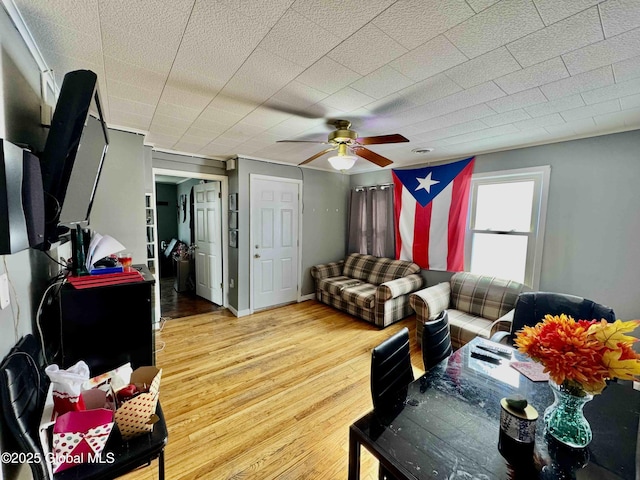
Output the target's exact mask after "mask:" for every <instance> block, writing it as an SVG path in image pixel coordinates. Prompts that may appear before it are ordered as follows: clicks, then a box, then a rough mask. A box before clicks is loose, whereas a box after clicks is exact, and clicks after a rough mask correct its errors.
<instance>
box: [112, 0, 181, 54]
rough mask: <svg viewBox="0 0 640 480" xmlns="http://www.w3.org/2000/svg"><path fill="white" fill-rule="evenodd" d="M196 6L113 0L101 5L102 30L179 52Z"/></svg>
mask: <svg viewBox="0 0 640 480" xmlns="http://www.w3.org/2000/svg"><path fill="white" fill-rule="evenodd" d="M192 5H193V4H191V5H189V4H186V3H185V2H182V3H180V2H169V3H167V2H163V1H161V0H136V1H135V2H131V1H129V0H109V1H103V2H100V25H101V29H102V31H103V32H104V31H113V30H115V31H120V32H123V33H124V34H126V36H127V37H128V38H131V36H133V37H137V38H141V39H145V40H152V41H153V42H155V43H157V44H160V45H163V46H166V48H169V49H171V50H172V51H174V52H175V51H176V50H177V48H178V45H180V39H181V37H182V34H183V32H184V30H185V27H186V25H187V21H188V20H189V15H190V13H191V10H192Z"/></svg>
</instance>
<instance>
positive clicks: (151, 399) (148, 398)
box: [115, 367, 162, 441]
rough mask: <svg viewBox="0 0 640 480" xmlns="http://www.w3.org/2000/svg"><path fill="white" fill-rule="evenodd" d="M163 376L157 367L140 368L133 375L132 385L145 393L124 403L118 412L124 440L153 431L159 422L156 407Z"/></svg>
mask: <svg viewBox="0 0 640 480" xmlns="http://www.w3.org/2000/svg"><path fill="white" fill-rule="evenodd" d="M161 376H162V370H161V369H157V368H156V367H140V368H137V369H135V370H134V371H133V373H132V374H131V380H130V383H131V384H132V385H136V386H137V387H138V388H139V389H140V390H141V391H143V393H140V394H137V395H136V396H134V397H133V398H130V399H128V400H126V401H123V402H122V403H121V404H120V406H119V407H118V409H117V410H116V414H115V420H116V424H117V425H118V428H119V429H120V433H121V434H122V438H123V440H125V441H126V440H129V439H131V438H134V437H137V436H138V435H143V434H145V433H149V432H151V431H153V425H154V424H155V423H156V422H157V421H158V417H157V416H156V406H157V404H158V395H159V391H160V377H161ZM116 393H117V392H116Z"/></svg>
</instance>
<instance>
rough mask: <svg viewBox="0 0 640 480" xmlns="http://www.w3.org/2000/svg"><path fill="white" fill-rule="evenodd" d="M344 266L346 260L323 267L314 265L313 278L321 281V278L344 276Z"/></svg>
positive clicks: (312, 268) (312, 269)
mask: <svg viewBox="0 0 640 480" xmlns="http://www.w3.org/2000/svg"><path fill="white" fill-rule="evenodd" d="M343 265H344V260H339V261H337V262H330V263H324V264H322V265H314V266H313V267H311V276H312V277H313V278H314V279H315V280H320V279H321V278H329V277H337V276H338V275H342V267H343Z"/></svg>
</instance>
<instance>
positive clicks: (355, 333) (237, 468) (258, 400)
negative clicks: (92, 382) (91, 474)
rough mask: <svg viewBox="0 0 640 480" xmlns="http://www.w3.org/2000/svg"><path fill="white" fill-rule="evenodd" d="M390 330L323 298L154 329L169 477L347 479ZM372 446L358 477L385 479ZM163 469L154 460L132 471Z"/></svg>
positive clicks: (411, 324)
mask: <svg viewBox="0 0 640 480" xmlns="http://www.w3.org/2000/svg"><path fill="white" fill-rule="evenodd" d="M404 326H407V327H408V328H409V330H410V334H411V348H412V361H413V365H414V370H415V372H416V375H419V374H421V373H422V370H421V368H422V360H421V356H420V350H419V347H418V346H417V343H416V340H415V316H411V317H408V318H406V319H404V320H403V321H401V322H398V323H396V324H394V325H391V326H390V327H387V328H386V329H384V330H379V329H378V328H377V327H375V326H373V325H370V324H368V323H366V322H364V321H361V320H357V319H355V318H354V317H352V316H350V315H347V314H344V313H341V312H338V311H337V310H335V309H333V308H331V307H328V306H326V305H323V304H321V303H319V302H316V301H313V300H312V301H307V302H303V303H300V304H295V305H289V306H285V307H280V308H277V309H273V310H267V311H263V312H260V313H256V314H254V315H250V316H246V317H241V318H236V317H234V316H233V315H232V314H231V313H229V312H228V311H227V310H223V311H218V312H214V313H211V314H204V315H196V316H191V317H186V318H180V319H176V320H173V321H171V322H167V323H166V324H165V326H164V329H163V330H162V331H161V332H159V333H157V334H156V338H157V341H158V345H161V344H162V343H164V345H165V347H164V349H163V350H162V351H160V352H158V353H157V364H158V366H159V367H161V368H162V369H163V373H162V384H161V387H160V401H161V403H162V408H163V410H164V413H165V417H166V419H167V424H168V428H169V443H168V445H167V448H166V453H165V466H166V478H167V479H171V480H173V479H177V480H186V479H213V480H218V479H259V480H263V479H264V480H267V479H291V480H293V479H305V480H306V479H318V480H320V479H322V480H324V479H346V478H347V465H348V449H349V447H348V446H349V443H348V436H349V425H350V424H351V423H352V422H353V421H354V420H356V419H357V418H359V417H360V416H361V415H363V414H365V413H366V412H367V411H369V410H371V408H372V404H371V396H370V390H369V371H370V361H371V359H370V356H371V349H372V348H373V347H374V346H376V345H377V344H379V343H380V342H382V341H383V340H384V339H386V338H388V337H389V336H391V335H392V334H393V333H395V332H397V331H398V330H399V329H400V328H402V327H404ZM377 468H378V464H377V461H376V460H375V459H374V458H373V457H372V456H371V455H369V454H368V453H367V452H366V450H365V449H363V453H362V470H361V478H362V479H366V480H374V479H376V478H377ZM157 477H158V473H157V465H156V463H155V462H154V464H153V465H152V466H151V467H147V468H143V469H140V470H138V471H136V472H134V473H132V474H129V475H127V476H126V477H124V478H126V479H128V480H150V479H155V478H157Z"/></svg>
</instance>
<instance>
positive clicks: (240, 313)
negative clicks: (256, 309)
mask: <svg viewBox="0 0 640 480" xmlns="http://www.w3.org/2000/svg"><path fill="white" fill-rule="evenodd" d="M227 308H228V309H229V311H230V312H231V313H233V314H234V315H235V316H236V317H246V316H247V315H251V313H252V312H251V310H249V309H247V310H240V311H238V310H236V309H235V308H233V307H232V306H231V305H229V306H227Z"/></svg>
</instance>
